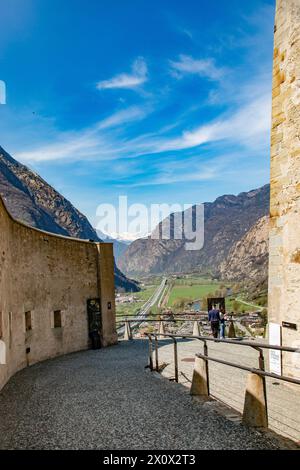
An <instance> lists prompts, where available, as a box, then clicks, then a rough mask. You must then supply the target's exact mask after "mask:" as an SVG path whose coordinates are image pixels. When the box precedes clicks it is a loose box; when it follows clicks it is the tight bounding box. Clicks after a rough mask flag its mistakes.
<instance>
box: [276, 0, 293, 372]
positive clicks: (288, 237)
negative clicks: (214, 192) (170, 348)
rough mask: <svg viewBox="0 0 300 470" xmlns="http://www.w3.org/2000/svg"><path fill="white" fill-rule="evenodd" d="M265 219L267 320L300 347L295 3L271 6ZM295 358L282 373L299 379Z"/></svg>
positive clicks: (282, 0) (283, 0)
mask: <svg viewBox="0 0 300 470" xmlns="http://www.w3.org/2000/svg"><path fill="white" fill-rule="evenodd" d="M270 216H271V229H270V248H269V249H270V259H269V322H270V323H271V324H272V325H270V326H274V327H276V326H277V327H278V331H279V335H280V334H281V343H282V345H288V346H293V347H300V295H299V294H300V0H277V5H276V19H275V42H274V70H273V107H272V136H271V207H270ZM297 356H298V357H297ZM299 356H300V354H299V355H298V354H294V355H293V354H291V353H286V354H283V357H282V372H283V373H284V374H287V375H293V376H296V377H300V357H299Z"/></svg>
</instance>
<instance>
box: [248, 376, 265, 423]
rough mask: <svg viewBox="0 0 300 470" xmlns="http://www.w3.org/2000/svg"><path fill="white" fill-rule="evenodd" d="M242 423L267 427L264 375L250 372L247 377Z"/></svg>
mask: <svg viewBox="0 0 300 470" xmlns="http://www.w3.org/2000/svg"><path fill="white" fill-rule="evenodd" d="M243 423H245V424H247V425H248V426H253V427H263V428H266V427H268V413H267V402H266V395H265V377H262V376H261V375H258V374H255V373H254V372H250V374H248V377H247V385H246V392H245V401H244V411H243Z"/></svg>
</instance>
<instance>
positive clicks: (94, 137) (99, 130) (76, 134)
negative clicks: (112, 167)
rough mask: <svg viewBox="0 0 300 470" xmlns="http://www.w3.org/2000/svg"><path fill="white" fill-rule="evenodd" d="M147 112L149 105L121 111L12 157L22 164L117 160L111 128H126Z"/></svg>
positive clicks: (59, 133) (115, 144) (149, 110)
mask: <svg viewBox="0 0 300 470" xmlns="http://www.w3.org/2000/svg"><path fill="white" fill-rule="evenodd" d="M150 112H151V108H150V107H149V106H140V107H139V106H132V107H130V108H126V109H123V110H121V111H118V112H116V113H113V114H112V115H111V116H108V117H107V118H105V119H103V120H101V121H99V122H97V123H96V124H94V125H93V126H91V127H89V128H86V129H82V130H79V131H73V132H57V134H56V139H55V138H53V137H52V141H51V142H47V143H45V144H44V145H41V146H39V147H38V148H36V149H33V150H29V151H22V152H16V157H17V158H18V159H20V160H21V161H23V162H42V161H54V160H70V161H79V160H89V159H91V158H92V159H94V158H98V159H99V160H101V159H103V160H105V159H110V158H118V154H117V152H116V146H117V142H116V141H115V140H114V138H113V135H114V129H118V128H122V129H124V128H125V127H126V128H127V127H128V125H130V124H131V123H133V122H136V121H139V120H142V119H144V118H145V117H146V116H147V115H148V114H149V113H150ZM54 139H55V141H54V142H53V140H54Z"/></svg>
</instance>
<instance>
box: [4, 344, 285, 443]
mask: <svg viewBox="0 0 300 470" xmlns="http://www.w3.org/2000/svg"><path fill="white" fill-rule="evenodd" d="M147 353H148V342H147V341H146V340H135V341H130V342H120V343H119V344H118V345H117V346H114V347H111V348H106V349H101V350H97V351H86V352H80V353H75V354H71V355H68V356H64V357H61V358H57V359H54V360H51V361H46V362H44V363H41V364H36V365H34V366H32V367H29V368H27V369H24V370H23V371H21V372H19V373H18V374H16V375H15V376H14V377H13V378H12V379H11V380H10V381H9V383H8V384H7V385H6V386H5V387H4V389H3V390H2V392H1V393H0V418H1V419H0V449H112V450H114V449H154V450H155V449H278V448H280V444H279V442H278V440H277V439H276V438H275V437H273V436H272V435H271V436H270V435H267V434H262V433H260V432H258V431H256V430H253V429H250V428H247V427H245V426H244V425H242V424H240V423H234V422H231V421H229V420H227V419H226V418H225V417H223V416H221V415H218V414H217V413H215V412H212V411H211V410H210V409H209V407H205V406H204V405H203V403H202V404H201V403H200V402H198V401H196V400H193V399H192V398H191V397H190V395H189V392H188V390H187V389H186V387H184V386H182V385H178V384H174V383H171V382H169V381H168V380H166V379H164V378H161V377H158V376H157V375H156V374H153V373H150V372H149V370H148V369H145V365H146V364H147Z"/></svg>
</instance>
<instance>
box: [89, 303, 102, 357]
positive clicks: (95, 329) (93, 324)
mask: <svg viewBox="0 0 300 470" xmlns="http://www.w3.org/2000/svg"><path fill="white" fill-rule="evenodd" d="M87 314H88V328H89V338H90V340H91V348H92V349H100V348H101V331H102V319H101V304H100V299H99V298H96V299H88V301H87Z"/></svg>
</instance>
